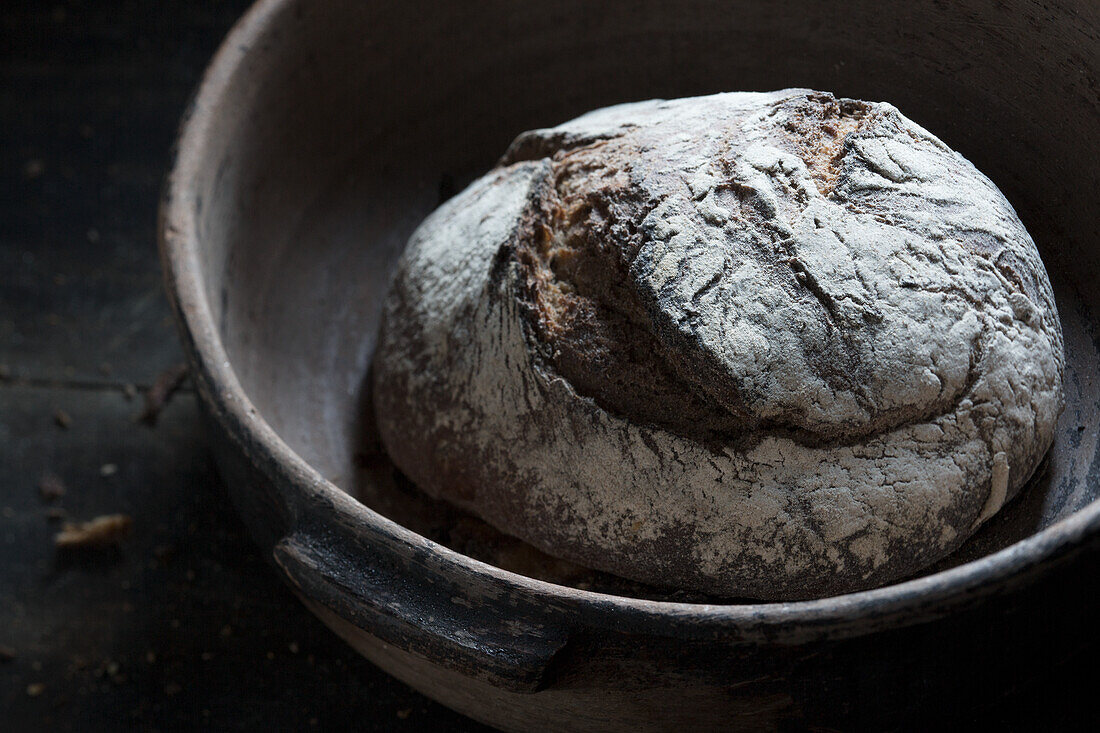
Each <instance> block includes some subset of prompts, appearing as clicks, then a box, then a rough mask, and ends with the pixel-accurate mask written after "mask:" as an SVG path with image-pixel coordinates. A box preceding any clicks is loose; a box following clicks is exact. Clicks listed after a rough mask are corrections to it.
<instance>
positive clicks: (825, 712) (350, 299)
mask: <svg viewBox="0 0 1100 733" xmlns="http://www.w3.org/2000/svg"><path fill="white" fill-rule="evenodd" d="M994 13H995V15H993V14H994ZM579 19H583V22H579ZM1098 34H1100V15H1098V13H1097V12H1096V10H1095V9H1093V8H1092V7H1091V5H1089V4H1087V3H1074V2H1060V3H1051V4H1047V5H1045V6H1042V7H1039V6H1036V5H1034V4H1032V3H1030V2H1024V1H1022V0H1021V1H1018V2H1017V1H1012V2H1008V3H1003V4H1001V5H999V6H998V7H997V10H996V11H994V10H993V9H992V6H991V5H989V4H987V3H985V2H981V1H979V0H968V1H967V2H962V3H956V4H954V5H953V6H952V7H951V8H950V9H946V10H945V9H942V8H940V7H938V4H937V3H933V2H923V1H922V2H916V3H911V4H908V5H907V6H906V8H905V10H904V11H903V12H902V11H899V12H898V13H897V14H892V13H884V12H882V9H881V7H880V6H879V4H877V3H874V2H870V1H869V0H868V1H867V2H863V1H857V2H850V3H845V4H843V6H842V7H841V6H840V5H836V6H833V7H823V6H822V4H820V3H809V2H806V3H801V2H792V3H790V4H788V6H787V7H786V9H785V11H784V12H779V11H778V10H777V9H776V8H774V7H772V6H771V4H766V3H755V2H733V3H717V2H703V1H702V0H692V1H689V2H686V3H678V4H676V6H675V7H674V8H673V7H671V6H669V5H667V4H659V3H642V4H641V5H638V4H631V5H630V6H629V7H627V6H623V7H621V8H619V7H604V6H603V4H601V5H599V6H596V7H593V6H592V5H591V4H587V3H580V2H550V3H541V4H537V6H533V7H532V6H529V5H526V4H514V3H503V2H500V3H497V2H489V3H469V4H467V3H458V4H455V5H454V6H453V7H452V6H447V7H440V6H437V5H435V4H427V3H419V2H413V3H389V2H379V3H360V2H352V1H351V0H347V1H346V2H344V1H336V0H330V1H328V2H321V3H317V2H305V1H304V0H303V1H300V2H295V1H293V0H263V1H262V2H260V3H259V4H257V5H256V6H255V7H254V8H253V9H252V10H251V11H250V12H249V13H248V14H247V15H246V16H245V17H244V18H243V19H242V20H241V21H240V22H239V23H238V25H237V26H236V28H235V29H234V30H233V31H232V33H231V35H230V37H229V38H228V39H227V41H226V42H225V44H224V45H223V47H222V49H221V50H220V51H219V53H218V55H217V56H216V57H215V59H214V61H213V62H212V64H211V66H210V68H209V70H208V72H207V74H206V76H205V78H204V80H203V83H202V85H201V87H200V89H199V91H198V93H197V95H196V97H195V100H194V102H193V104H192V107H191V108H190V110H189V111H188V115H187V118H186V120H185V123H184V125H183V129H182V132H181V138H180V144H179V150H178V156H177V160H176V163H175V167H174V169H173V171H172V173H171V175H170V178H169V180H168V185H167V187H166V190H165V200H164V202H163V207H162V213H161V247H162V253H163V258H164V263H165V269H166V277H167V281H168V288H169V292H170V295H171V298H172V301H173V305H174V307H175V310H176V313H177V315H178V320H179V323H180V327H181V332H182V335H183V341H184V345H185V348H186V350H187V354H188V357H189V359H190V361H191V364H192V367H193V369H194V374H195V378H196V383H197V385H198V389H199V391H200V394H201V397H202V404H203V406H204V409H205V412H206V414H207V416H208V418H209V420H208V422H209V426H210V430H211V431H212V432H213V434H214V436H215V439H214V440H213V441H212V445H213V447H214V450H215V453H216V457H217V460H218V463H219V466H220V468H221V470H222V472H223V475H224V477H225V480H226V483H227V486H228V488H229V491H230V494H231V496H232V497H233V500H234V502H235V503H236V505H237V507H238V509H239V511H240V514H241V517H242V518H243V520H244V521H245V523H246V524H247V525H248V527H249V529H250V531H251V533H252V534H253V536H254V538H255V540H256V541H257V543H259V545H260V546H261V547H262V548H264V550H265V551H267V552H270V556H271V557H272V559H273V561H274V564H275V566H276V567H277V568H278V572H279V573H280V574H281V575H282V576H284V578H285V580H286V581H287V582H288V583H289V584H290V586H291V587H292V588H293V589H294V591H295V592H296V593H297V594H298V596H299V597H301V599H302V600H303V602H304V603H306V604H307V605H308V606H309V607H310V609H311V610H312V611H313V612H314V613H316V614H317V615H318V616H319V617H320V618H321V619H322V620H323V621H324V622H325V623H327V624H328V625H329V626H331V627H332V628H333V629H334V630H335V631H336V632H337V633H339V634H340V635H341V636H343V637H344V638H345V639H346V640H347V641H348V642H349V643H350V644H352V645H353V646H354V647H355V648H357V649H358V650H359V651H361V652H362V653H363V654H364V655H365V656H367V657H368V658H370V659H371V660H372V661H374V662H375V663H376V664H378V665H379V666H381V667H382V668H383V669H385V670H387V671H388V672H390V673H391V674H393V675H395V676H396V677H398V678H400V679H402V680H404V681H406V682H407V683H409V684H410V685H412V686H413V687H415V688H417V689H419V690H421V691H423V692H424V693H425V694H427V695H429V696H431V697H433V698H435V699H437V700H439V701H441V702H443V703H444V704H446V705H448V706H450V707H452V708H454V709H456V710H459V711H461V712H463V713H465V714H467V715H469V716H471V717H474V718H476V719H479V720H482V721H484V722H487V723H490V724H492V725H495V726H498V727H501V728H505V729H512V730H529V729H533V728H539V727H546V726H553V727H555V728H556V729H563V730H627V729H662V728H668V727H670V726H673V725H696V726H710V727H715V726H723V727H727V728H728V727H735V728H744V729H762V730H768V729H775V728H777V727H782V726H784V725H787V724H791V725H810V724H813V725H821V726H831V727H841V728H849V727H855V726H862V727H868V726H873V727H883V726H891V725H892V726H897V725H900V724H901V723H905V724H908V725H913V724H915V723H917V722H920V721H924V722H927V723H932V722H935V721H936V720H943V719H950V718H952V717H953V716H956V715H957V714H959V713H960V711H965V710H973V709H976V708H978V709H980V708H981V707H982V706H986V707H989V706H996V705H998V704H1000V702H1001V701H1002V700H1003V698H1004V695H1005V691H1006V690H1009V689H1011V688H1012V685H1013V684H1015V683H1016V682H1017V681H1018V679H1019V676H1020V665H1021V664H1027V665H1034V664H1037V663H1038V664H1050V663H1052V662H1053V660H1056V659H1059V658H1060V657H1062V656H1065V655H1066V654H1068V653H1069V652H1070V651H1071V650H1073V649H1074V648H1075V645H1076V644H1077V643H1078V642H1079V641H1080V634H1081V632H1082V630H1083V629H1086V628H1088V625H1089V622H1090V621H1091V619H1090V617H1091V616H1092V615H1093V614H1092V612H1091V610H1090V608H1091V607H1090V606H1089V604H1088V595H1087V594H1088V590H1087V586H1088V584H1087V583H1082V582H1080V576H1081V574H1082V573H1083V572H1084V571H1083V570H1082V568H1085V569H1087V568H1088V567H1089V566H1088V565H1086V564H1085V563H1087V562H1093V563H1095V561H1096V558H1097V555H1098V550H1100V505H1097V504H1096V503H1094V499H1095V498H1096V497H1097V493H1098V490H1100V488H1098V472H1100V464H1098V463H1097V456H1096V447H1097V428H1098V426H1100V420H1097V411H1098V410H1100V401H1098V398H1100V389H1098V385H1097V383H1096V375H1097V373H1098V366H1100V355H1098V348H1097V339H1096V315H1095V314H1096V313H1097V312H1098V311H1097V308H1098V306H1100V288H1097V286H1096V282H1095V277H1094V274H1093V273H1095V272H1096V269H1097V266H1098V265H1100V262H1098V260H1100V251H1098V250H1097V248H1096V247H1095V242H1096V237H1097V230H1096V224H1095V222H1096V221H1098V220H1100V216H1098V215H1100V206H1098V204H1097V201H1096V200H1095V196H1094V195H1093V192H1094V191H1095V190H1097V188H1098V185H1100V180H1098V178H1100V142H1098V141H1100V135H1097V134H1096V133H1097V132H1100V130H1098V129H1097V128H1100V99H1098V96H1097V91H1096V90H1097V89H1098V88H1100V86H1098V85H1097V83H1096V76H1097V74H1098V73H1100V69H1098V68H1097V67H1100V53H1098V51H1100V42H1098V41H1097V38H1098V37H1100V36H1098ZM788 87H807V88H816V89H827V90H830V91H831V92H833V93H835V94H837V95H838V96H843V97H850V98H855V99H868V100H887V101H889V102H891V103H892V104H894V105H896V106H897V107H898V108H899V109H901V110H903V111H904V113H905V114H906V115H907V116H908V117H910V118H911V119H913V120H915V121H916V122H917V123H919V124H920V125H921V126H923V127H925V128H927V129H929V130H932V131H934V132H935V133H936V134H937V135H938V136H939V137H940V138H941V139H943V140H944V142H946V143H947V144H948V145H950V146H951V147H952V148H954V149H955V150H957V151H959V152H960V153H961V154H962V155H964V156H966V157H967V158H968V159H970V160H971V161H972V162H973V163H974V164H975V165H976V166H977V168H978V169H979V170H981V171H982V172H983V173H985V174H986V175H988V176H989V177H990V179H992V180H993V181H994V182H995V183H996V184H997V185H998V186H999V187H1000V189H1001V190H1002V191H1003V192H1004V194H1005V196H1006V197H1007V198H1008V200H1009V201H1010V202H1011V203H1012V205H1013V206H1014V207H1015V209H1016V211H1017V212H1018V214H1019V216H1020V219H1021V220H1022V222H1023V223H1024V224H1025V225H1026V227H1027V229H1028V231H1029V232H1030V233H1031V235H1032V237H1033V238H1034V240H1035V243H1036V245H1037V247H1038V250H1039V252H1040V254H1041V255H1042V258H1043V262H1044V263H1045V264H1046V267H1047V270H1048V273H1049V276H1050V281H1051V285H1052V287H1053V291H1054V296H1055V300H1056V303H1057V307H1058V311H1059V315H1060V316H1061V320H1062V328H1063V333H1064V337H1065V357H1066V371H1065V375H1066V376H1065V399H1066V409H1065V411H1064V412H1063V413H1062V415H1061V417H1060V419H1059V421H1058V423H1057V426H1056V428H1055V438H1054V444H1053V447H1052V449H1051V451H1050V453H1049V454H1048V457H1047V459H1046V460H1045V462H1044V464H1043V465H1042V466H1041V467H1040V469H1039V471H1038V473H1037V474H1036V477H1035V478H1034V479H1033V480H1032V481H1031V482H1030V483H1029V484H1028V485H1027V486H1025V487H1024V488H1023V490H1022V491H1021V494H1020V496H1019V497H1018V498H1017V499H1016V500H1014V501H1013V502H1012V503H1011V504H1009V505H1008V506H1006V507H1005V508H1004V509H1002V510H1001V512H999V513H998V514H997V515H996V516H994V517H993V518H992V519H991V520H990V521H989V522H987V523H986V524H985V525H984V526H983V527H982V528H981V529H980V530H979V531H978V532H977V533H976V534H975V535H974V536H973V537H971V538H970V539H969V540H968V541H967V542H966V543H965V544H964V545H963V546H962V547H961V548H959V549H958V550H957V551H956V552H954V553H953V554H952V555H950V556H949V557H947V558H946V559H944V560H942V561H940V563H939V564H937V565H935V566H934V567H932V568H930V569H926V570H924V571H922V572H920V573H919V574H917V575H916V576H913V577H910V578H909V579H907V580H904V581H902V582H897V583H893V584H890V585H886V586H882V587H878V588H875V589H871V590H863V591H860V592H856V593H850V594H848V595H841V596H831V597H818V598H814V599H811V600H804V601H797V602H788V603H755V602H750V601H743V602H730V601H723V602H716V601H715V600H714V599H713V598H707V597H705V596H700V595H697V594H689V593H684V592H669V591H663V590H660V589H656V588H653V587H650V586H647V585H643V584H641V583H635V582H630V581H625V580H621V579H618V578H616V577H614V576H611V575H607V574H602V573H597V572H594V571H590V570H587V569H585V568H583V567H580V566H578V565H574V564H571V563H568V562H565V561H561V560H556V559H554V558H551V557H549V556H547V555H544V554H542V553H541V552H539V551H537V550H535V549H534V548H532V547H530V546H528V545H526V544H524V543H522V542H519V541H518V540H515V539H511V538H509V537H506V536H504V535H502V534H501V533H499V532H497V531H496V530H494V529H492V528H491V527H490V526H489V525H487V524H485V523H483V522H481V521H480V520H477V519H475V518H473V517H471V516H468V515H465V514H462V513H460V512H457V511H455V510H453V509H451V508H450V507H449V506H448V505H446V504H443V503H440V502H436V501H433V500H431V499H429V498H426V497H425V496H424V495H422V494H421V492H419V491H418V490H417V489H416V488H415V487H413V486H412V485H410V484H409V482H408V480H407V479H405V478H404V477H403V476H402V475H401V474H400V473H398V472H397V471H395V469H394V467H393V465H392V464H391V463H390V462H389V459H388V458H387V456H386V455H385V453H384V452H383V451H381V450H380V448H379V442H378V435H377V430H376V426H375V425H374V424H373V421H372V420H371V419H370V416H371V415H373V414H374V410H373V407H372V405H371V404H370V400H371V394H370V390H369V389H367V388H366V386H367V385H368V384H369V383H370V377H369V371H370V365H371V361H372V354H373V350H374V345H375V338H376V333H377V327H378V321H379V318H380V310H381V305H382V300H383V297H384V295H385V292H386V288H387V285H388V282H389V278H390V274H391V270H392V267H393V264H394V262H395V261H396V259H397V257H398V255H399V254H400V252H401V250H402V248H403V247H404V245H405V243H406V241H407V240H408V238H409V235H410V234H411V233H412V231H413V230H414V229H415V228H416V226H417V225H418V224H419V223H420V222H421V221H422V220H423V219H424V218H425V217H426V216H427V215H428V214H429V213H430V212H431V211H432V210H433V209H435V208H436V207H437V206H439V205H440V204H441V203H442V202H444V201H446V200H447V199H449V198H450V197H451V196H453V195H454V194H455V193H456V192H458V191H461V190H462V189H463V188H464V187H465V186H466V184H467V183H468V182H470V181H472V180H474V179H475V178H476V177H478V176H480V175H481V174H483V173H484V172H486V171H488V170H489V169H490V168H492V167H493V165H494V164H495V163H496V160H497V157H498V156H499V154H500V152H501V151H503V150H504V149H505V148H507V146H508V144H509V143H510V142H511V140H512V139H513V138H514V137H515V136H516V135H517V134H518V133H520V132H522V131H524V130H529V129H534V128H540V127H548V126H553V125H556V124H558V123H561V122H563V121H565V120H568V119H571V118H573V117H576V116H577V115H579V114H581V113H583V112H586V111H588V110H591V109H597V108H600V107H605V106H608V105H611V104H616V103H621V102H628V101H636V100H644V99H655V98H667V99H672V98H679V97H688V96H698V95H704V94H711V93H717V92H724V91H731V90H771V89H784V88H788ZM1091 567H1095V565H1092V566H1091ZM1051 604H1056V605H1057V607H1058V609H1059V624H1058V625H1056V626H1052V625H1050V624H1046V623H1044V620H1045V619H1047V618H1049V614H1050V607H1051ZM1036 629H1042V633H1036ZM898 660H904V663H903V664H899V663H898Z"/></svg>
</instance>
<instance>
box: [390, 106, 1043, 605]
mask: <svg viewBox="0 0 1100 733" xmlns="http://www.w3.org/2000/svg"><path fill="white" fill-rule="evenodd" d="M1063 362H1064V357H1063V351H1062V335H1061V329H1060V325H1059V322H1058V316H1057V311H1056V308H1055V305H1054V299H1053V295H1052V293H1051V289H1050V284H1049V282H1048V280H1047V277H1046V273H1045V271H1044V269H1043V266H1042V263H1041V261H1040V260H1039V256H1038V253H1037V252H1036V250H1035V245H1034V243H1033V242H1032V240H1031V238H1030V237H1029V236H1028V234H1027V232H1026V231H1025V230H1024V228H1023V226H1022V225H1021V223H1020V222H1019V220H1018V219H1017V217H1016V215H1015V213H1014V212H1013V210H1012V207H1011V206H1010V205H1009V204H1008V202H1007V201H1006V200H1005V199H1004V197H1003V196H1002V195H1001V193H1000V192H999V191H998V190H997V188H996V187H995V186H994V185H993V184H992V183H991V182H990V181H989V180H988V179H987V178H985V177H984V176H983V175H982V174H981V173H979V172H978V171H977V170H976V169H975V168H974V167H973V166H972V165H971V164H970V163H969V162H967V161H966V160H965V159H963V158H962V157H961V156H960V155H958V154H957V153H955V152H953V151H951V150H950V149H948V148H947V147H946V146H945V145H944V144H943V143H942V142H940V141H939V140H938V139H937V138H935V137H934V136H932V135H931V134H930V133H928V132H927V131H925V130H924V129H922V128H920V127H919V126H917V125H916V124H914V123H913V122H911V121H909V120H907V119H906V118H905V117H903V116H902V115H901V114H900V113H899V112H898V111H897V110H896V109H894V108H893V107H891V106H890V105H888V104H872V103H865V102H858V101H855V100H845V99H835V98H833V97H832V96H831V95H828V94H823V93H819V92H810V91H806V90H784V91H780V92H774V93H767V94H757V93H737V94H719V95H714V96H710V97H698V98H690V99H680V100H675V101H661V100H655V101H649V102H642V103H638V104H630V105H621V106H618V107H611V108H607V109H602V110H598V111H596V112H592V113H590V114H587V115H584V116H582V117H580V118H577V119H576V120H573V121H572V122H569V123H566V124H564V125H561V126H559V127H557V128H553V129H549V130H536V131H533V132H529V133H525V134H524V135H521V136H520V137H519V138H518V139H517V140H516V142H515V143H513V145H512V147H511V148H510V149H509V151H508V153H507V154H506V155H505V157H504V159H503V160H502V162H501V164H500V165H499V166H498V167H497V168H496V169H494V170H493V171H492V172H490V173H489V174H487V175H486V176H484V177H483V178H481V179H479V180H478V181H476V182H475V183H474V184H472V185H471V186H470V187H469V188H468V189H466V191H464V192H463V193H461V194H459V195H458V196H456V197H455V198H454V199H452V200H451V201H449V202H448V203H447V204H445V205H444V206H443V207H441V208H440V209H439V210H438V211H436V212H435V213H434V214H432V216H430V217H429V218H428V219H427V220H426V221H425V222H424V223H423V224H422V225H421V227H420V228H419V229H418V230H417V232H416V233H415V234H414V235H413V237H412V239H411V241H410V243H409V246H408V249H407V250H406V252H405V254H404V256H403V258H402V261H401V263H400V265H399V269H398V272H397V274H396V278H395V280H394V284H393V289H392V291H391V293H390V295H389V298H388V299H387V303H386V309H385V312H384V317H383V329H382V334H381V337H380V342H379V346H378V351H377V354H376V358H375V367H374V368H375V379H374V390H375V405H376V413H377V418H378V424H379V428H380V430H381V435H382V438H383V442H384V443H385V445H386V448H387V450H388V451H389V452H390V454H391V457H392V458H393V460H394V461H395V463H396V464H397V465H398V466H399V467H400V468H401V469H402V470H403V471H404V472H405V473H407V474H408V475H409V477H410V478H411V479H412V480H413V481H414V482H416V483H417V484H418V485H419V486H420V487H421V488H422V489H424V490H425V491H427V492H428V493H430V494H432V495H433V496H437V497H442V498H445V499H447V500H449V501H451V502H453V503H455V504H457V505H459V506H462V507H464V508H466V509H468V510H470V511H472V512H473V513H475V514H477V515H479V516H481V517H483V518H484V519H486V520H487V521H489V522H490V523H492V524H493V525H495V526H496V527H498V528H499V529H501V530H502V531H504V532H507V533H509V534H513V535H516V536H518V537H521V538H523V539H525V540H527V541H528V542H530V543H532V544H534V545H535V546H537V547H539V548H540V549H542V550H544V551H546V552H548V553H551V554H553V555H556V556H559V557H563V558H566V559H569V560H573V561H575V562H580V563H583V564H585V565H588V566H591V567H594V568H598V569H601V570H606V571H609V572H612V573H616V574H619V575H622V576H625V577H628V578H632V579H635V580H640V581H643V582H650V583H653V584H656V585H662V586H675V587H680V588H685V589H691V590H698V591H703V592H708V593H714V594H716V595H721V596H728V597H751V598H760V599H795V598H807V597H813V596H820V595H824V594H830V593H842V592H847V591H852V590H857V589H860V588H866V587H870V586H874V585H878V584H882V583H885V582H888V581H890V580H894V579H897V578H900V577H903V576H905V575H907V574H910V573H913V572H915V571H917V570H919V569H920V568H921V567H923V566H925V565H927V564H929V563H931V562H934V561H935V560H937V559H939V558H941V557H943V556H944V555H946V554H947V553H949V552H950V551H952V550H953V549H955V548H956V547H957V546H958V545H959V544H960V543H961V542H962V541H963V540H965V539H966V537H967V536H969V535H970V534H971V533H972V532H973V531H974V530H975V529H976V528H977V527H978V526H979V525H980V524H981V523H982V522H984V521H985V520H986V519H988V518H989V517H990V516H992V514H993V513H995V512H996V511H997V510H998V509H999V508H1000V507H1001V506H1002V505H1003V504H1004V502H1006V501H1008V500H1009V499H1010V498H1011V497H1012V496H1013V495H1014V494H1015V493H1016V492H1017V490H1018V489H1019V488H1020V486H1021V485H1022V484H1023V483H1024V482H1025V481H1026V480H1027V479H1028V478H1029V477H1030V476H1031V474H1032V473H1033V471H1034V470H1035V468H1036V466H1037V465H1038V463H1039V461H1040V459H1041V458H1042V456H1043V454H1044V453H1045V451H1046V450H1047V448H1048V447H1049V446H1050V443H1051V441H1052V438H1053V431H1054V424H1055V421H1056V419H1057V416H1058V414H1059V412H1060V410H1061V405H1062V371H1063Z"/></svg>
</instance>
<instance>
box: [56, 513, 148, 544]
mask: <svg viewBox="0 0 1100 733" xmlns="http://www.w3.org/2000/svg"><path fill="white" fill-rule="evenodd" d="M131 524H133V520H132V519H131V518H130V516H129V515H128V514H104V515H103V516H99V517H96V518H95V519H92V520H90V521H88V522H77V523H70V524H66V525H65V526H64V527H62V529H61V531H60V532H59V533H58V534H57V535H56V536H55V537H54V546H55V547H57V548H59V549H63V550H67V549H80V548H86V547H106V546H107V545H113V544H116V543H117V542H118V541H119V540H121V539H122V538H123V537H125V536H126V535H127V534H128V533H129V531H130V525H131Z"/></svg>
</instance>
